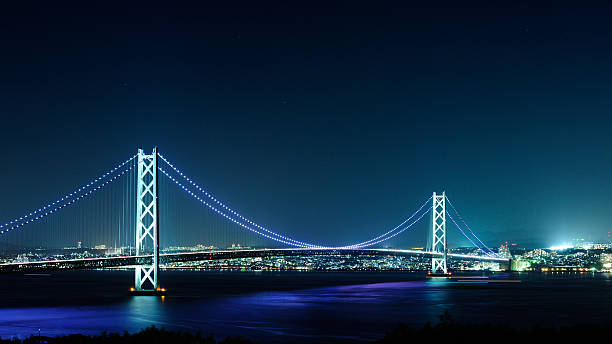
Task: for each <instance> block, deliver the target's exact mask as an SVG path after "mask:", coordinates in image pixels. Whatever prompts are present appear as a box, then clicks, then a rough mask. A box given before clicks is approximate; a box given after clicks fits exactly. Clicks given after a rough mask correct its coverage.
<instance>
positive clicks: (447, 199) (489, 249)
mask: <svg viewBox="0 0 612 344" xmlns="http://www.w3.org/2000/svg"><path fill="white" fill-rule="evenodd" d="M446 201H448V205H450V207H451V209H453V211H454V212H455V214H457V217H458V218H459V220H460V221H461V222H462V223H463V224H464V225H465V227H466V228H467V230H468V231H469V232H470V233H471V234H472V235H473V236H474V238H476V240H478V242H479V243H480V244H481V245H482V247H484V248H485V249H486V250H487V251H489V253H491V254H494V253H495V252H494V251H493V250H491V248H489V247H488V246H487V245H485V243H484V242H482V240H480V238H479V237H478V236H477V235H476V234H475V233H474V232H473V231H472V229H471V228H470V226H468V224H467V222H465V220H464V219H463V217H462V216H461V214H459V212H458V211H457V209H456V208H455V207H454V206H453V203H452V202H451V201H450V199H449V198H448V197H446ZM448 215H449V217H450V214H448ZM451 220H452V218H451ZM453 222H455V221H454V220H453ZM455 225H457V227H459V225H458V224H457V223H456V222H455ZM460 230H461V229H460ZM462 232H463V231H462ZM464 235H465V234H464ZM470 241H471V240H470Z"/></svg>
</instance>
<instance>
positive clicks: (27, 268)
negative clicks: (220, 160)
mask: <svg viewBox="0 0 612 344" xmlns="http://www.w3.org/2000/svg"><path fill="white" fill-rule="evenodd" d="M346 255H350V256H395V257H414V256H420V257H425V258H434V257H442V256H444V253H441V252H434V251H424V250H402V249H327V248H321V249H317V248H275V249H232V250H207V251H194V252H180V253H161V254H160V255H159V257H160V263H161V264H162V265H163V264H169V263H176V262H192V261H202V260H221V259H239V258H258V257H261V258H263V257H289V256H346ZM447 257H449V258H452V259H457V260H478V261H491V262H498V263H502V264H507V263H509V262H510V260H509V259H508V258H500V257H495V256H475V255H467V254H457V253H447ZM152 259H153V255H133V256H114V257H97V258H82V259H59V260H45V261H31V262H11V263H0V273H8V272H40V271H57V270H78V269H96V268H111V267H121V266H136V265H143V264H151V261H152Z"/></svg>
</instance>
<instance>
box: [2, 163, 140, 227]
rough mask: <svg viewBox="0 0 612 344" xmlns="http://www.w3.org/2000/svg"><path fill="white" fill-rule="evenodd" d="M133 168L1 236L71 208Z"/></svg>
mask: <svg viewBox="0 0 612 344" xmlns="http://www.w3.org/2000/svg"><path fill="white" fill-rule="evenodd" d="M130 160H131V159H130ZM128 161H129V160H128ZM132 168H134V166H130V167H128V168H127V169H125V170H123V171H121V173H119V174H117V175H116V176H114V177H112V178H110V179H109V180H107V181H105V182H104V183H102V184H100V185H98V186H97V187H95V188H93V189H91V190H89V191H88V192H86V193H84V194H81V195H80V196H78V197H76V198H74V199H72V200H71V201H70V202H68V203H64V204H62V205H60V206H58V207H56V208H55V209H52V210H49V211H47V212H45V213H44V214H40V215H38V216H36V217H33V218H30V219H29V220H27V221H25V222H22V223H20V224H18V225H14V226H12V227H10V228H7V229H4V230H0V234H4V233H6V232H8V231H11V230H13V229H17V228H20V227H23V226H25V225H27V224H29V223H32V222H35V221H38V220H40V219H42V218H44V217H46V216H48V215H51V214H53V213H55V212H57V211H59V210H61V209H63V208H65V207H67V206H69V205H72V204H74V203H76V202H77V201H78V200H81V199H83V198H85V197H87V196H89V195H91V194H92V193H94V192H96V191H98V190H100V189H101V188H103V187H104V186H106V185H108V184H110V183H111V182H113V181H115V180H117V178H119V177H121V176H123V175H124V174H126V173H127V172H128V171H130V170H131V169H132ZM115 171H116V169H115ZM56 203H57V202H56Z"/></svg>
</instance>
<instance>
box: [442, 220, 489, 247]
mask: <svg viewBox="0 0 612 344" xmlns="http://www.w3.org/2000/svg"><path fill="white" fill-rule="evenodd" d="M446 215H448V217H449V218H450V219H451V221H453V223H454V224H455V226H457V229H459V231H460V232H461V234H463V236H464V237H465V238H466V239H468V240H469V241H470V242H471V243H472V245H474V247H476V248H477V249H479V250H480V251H481V252H482V253H484V254H486V255H488V254H490V253H489V252H486V251H485V250H483V249H482V248H480V246H478V245H476V243H474V241H472V239H470V238H469V237H468V236H467V235H466V234H465V232H464V231H463V229H461V227H459V225H458V224H457V222H455V219H453V217H452V216H451V215H450V213H449V212H448V211H447V212H446Z"/></svg>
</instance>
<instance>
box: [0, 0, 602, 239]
mask: <svg viewBox="0 0 612 344" xmlns="http://www.w3.org/2000/svg"><path fill="white" fill-rule="evenodd" d="M80 6H81V7H74V6H58V7H49V4H47V5H45V6H40V7H37V6H28V7H27V8H26V7H23V8H15V7H12V8H8V7H5V5H2V8H1V9H0V42H1V44H2V48H1V52H2V53H1V54H0V116H2V117H1V118H2V125H1V126H0V144H1V145H2V147H3V160H4V161H3V163H2V166H3V168H2V169H0V181H1V182H0V185H2V187H1V190H2V192H1V195H2V196H1V197H0V209H1V210H0V217H1V219H0V221H1V220H7V219H9V218H13V217H14V216H19V215H21V213H22V212H24V211H25V210H27V209H30V208H34V207H38V206H39V205H41V203H42V202H43V201H48V200H54V199H56V198H57V197H58V196H60V195H61V194H62V193H63V192H66V191H68V190H69V189H71V188H72V187H74V186H76V185H78V184H82V183H83V182H86V181H87V180H88V179H90V178H91V177H94V176H95V175H96V174H99V173H101V172H103V171H104V170H105V169H107V168H110V167H111V166H112V165H114V164H115V163H117V162H119V161H122V160H123V159H125V158H127V157H128V156H131V155H132V154H134V153H135V152H136V149H137V148H138V147H142V148H145V149H147V150H150V149H151V148H152V147H153V146H154V145H158V146H159V149H160V150H161V152H162V153H164V154H165V155H167V156H168V157H169V158H171V159H173V160H174V161H175V162H176V163H177V164H178V165H179V166H181V167H183V169H184V170H185V171H187V172H189V174H190V175H191V176H193V177H194V178H195V179H196V180H198V181H199V182H201V183H202V184H204V185H206V186H207V187H208V188H209V189H210V190H211V191H212V192H213V193H214V194H215V195H216V196H218V197H219V198H221V199H223V200H225V201H227V202H228V203H229V204H231V205H232V206H233V207H234V208H236V209H239V210H242V212H243V213H245V214H246V215H248V216H250V217H252V218H254V219H257V220H258V221H259V222H260V223H262V224H265V225H268V226H269V227H270V228H280V229H282V231H284V232H285V233H287V234H291V235H293V236H295V237H298V238H304V239H311V238H312V239H315V238H321V240H322V241H327V242H331V243H336V242H344V241H346V238H348V237H355V238H356V239H361V238H364V239H367V238H369V233H373V232H380V231H381V230H385V229H388V228H389V227H390V226H391V227H392V226H394V225H395V224H396V223H398V222H400V221H401V220H402V219H403V218H404V217H405V216H406V215H409V214H410V213H412V211H413V210H414V209H415V207H417V206H418V205H419V204H420V203H421V202H423V201H424V200H425V199H427V197H429V195H430V194H431V193H432V192H433V191H442V190H446V191H447V193H448V195H449V197H450V198H451V199H452V200H454V204H455V205H456V206H457V207H458V208H459V210H460V211H461V212H462V215H463V216H464V217H465V218H466V219H467V220H468V222H469V223H470V224H471V226H472V228H473V229H474V230H475V231H477V232H478V233H482V236H483V239H485V240H487V241H488V242H491V243H498V242H499V241H500V240H509V241H515V242H518V243H522V244H525V245H527V244H534V243H537V244H544V245H552V244H558V243H561V242H563V241H567V240H569V239H571V238H572V237H575V236H583V237H585V238H587V239H588V238H591V239H592V240H608V238H607V232H608V231H611V230H612V226H611V225H610V222H611V220H612V211H611V210H612V203H611V201H610V197H609V195H608V192H609V191H610V190H611V186H612V182H611V180H612V159H611V153H612V138H611V137H610V129H611V128H612V119H611V117H610V115H611V113H612V97H611V96H610V95H611V94H612V64H611V63H610V61H612V48H611V47H612V45H611V44H610V42H611V41H612V21H610V18H611V17H612V9H611V8H605V7H593V8H568V7H566V8H551V7H547V6H541V7H532V6H528V5H521V4H519V3H516V2H512V6H505V7H500V8H497V7H487V8H482V7H469V8H467V7H466V8H458V7H455V8H444V7H443V4H442V3H440V6H441V7H439V8H412V7H401V6H396V5H391V4H384V5H383V4H380V5H378V4H377V3H375V2H368V3H364V4H358V3H355V2H347V3H346V4H344V5H340V4H336V5H335V6H334V7H327V6H323V5H320V6H318V5H316V4H313V3H311V5H309V6H297V7H296V6H292V5H288V4H284V3H282V2H279V3H276V2H265V3H261V4H260V3H258V4H257V5H255V4H254V3H252V2H245V3H240V2H233V3H232V7H229V6H228V7H216V6H212V5H211V6H207V5H205V4H203V3H200V4H193V3H192V4H190V5H182V6H180V7H175V8H169V7H156V6H151V5H147V6H134V7H125V6H124V5H118V3H117V4H108V3H107V2H99V3H98V4H97V5H91V4H87V5H80ZM349 241H353V240H349Z"/></svg>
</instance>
